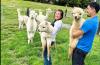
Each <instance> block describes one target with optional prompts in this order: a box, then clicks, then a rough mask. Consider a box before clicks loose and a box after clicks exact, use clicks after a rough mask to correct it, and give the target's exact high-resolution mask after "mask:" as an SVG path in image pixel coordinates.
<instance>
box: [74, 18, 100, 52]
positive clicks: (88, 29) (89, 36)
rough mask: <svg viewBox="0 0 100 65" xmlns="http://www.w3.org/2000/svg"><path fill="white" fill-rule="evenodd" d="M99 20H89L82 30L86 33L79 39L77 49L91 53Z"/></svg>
mask: <svg viewBox="0 0 100 65" xmlns="http://www.w3.org/2000/svg"><path fill="white" fill-rule="evenodd" d="M98 24H99V19H98V17H97V16H95V17H93V18H90V19H87V20H86V21H85V22H84V23H83V25H82V27H81V28H80V30H82V31H83V32H84V34H83V36H82V37H81V38H80V39H79V41H78V44H77V46H76V47H77V48H79V49H81V50H83V51H85V52H89V51H90V50H91V48H92V43H93V40H94V37H95V34H96V31H97V28H98Z"/></svg>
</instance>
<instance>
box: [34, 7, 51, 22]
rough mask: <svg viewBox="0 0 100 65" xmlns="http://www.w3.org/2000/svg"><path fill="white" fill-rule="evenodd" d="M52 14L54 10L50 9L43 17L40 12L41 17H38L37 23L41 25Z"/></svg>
mask: <svg viewBox="0 0 100 65" xmlns="http://www.w3.org/2000/svg"><path fill="white" fill-rule="evenodd" d="M50 13H52V10H51V9H50V8H48V9H46V15H43V12H42V11H41V10H39V15H38V16H37V17H36V20H37V22H38V23H41V22H42V21H44V20H46V21H47V20H48V16H49V14H50Z"/></svg>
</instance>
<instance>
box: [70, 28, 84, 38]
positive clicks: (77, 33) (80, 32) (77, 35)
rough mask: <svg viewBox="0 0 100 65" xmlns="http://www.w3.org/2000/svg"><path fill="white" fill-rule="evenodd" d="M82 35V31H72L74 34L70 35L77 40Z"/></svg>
mask: <svg viewBox="0 0 100 65" xmlns="http://www.w3.org/2000/svg"><path fill="white" fill-rule="evenodd" d="M83 34H84V32H83V31H82V30H74V32H73V33H72V36H73V38H77V37H80V36H82V35H83Z"/></svg>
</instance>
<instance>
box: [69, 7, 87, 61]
mask: <svg viewBox="0 0 100 65" xmlns="http://www.w3.org/2000/svg"><path fill="white" fill-rule="evenodd" d="M72 14H73V23H72V26H71V28H70V43H69V52H68V59H70V58H72V53H73V50H74V49H75V47H76V45H77V42H78V39H79V38H73V37H72V33H73V32H74V30H77V29H79V28H80V27H81V26H82V24H83V23H84V21H85V19H83V18H82V16H83V14H84V11H83V9H81V8H79V7H74V9H73V11H72Z"/></svg>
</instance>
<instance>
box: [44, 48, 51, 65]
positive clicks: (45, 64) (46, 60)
mask: <svg viewBox="0 0 100 65" xmlns="http://www.w3.org/2000/svg"><path fill="white" fill-rule="evenodd" d="M43 56H44V65H52V62H51V56H50V57H49V58H50V59H49V60H48V59H47V47H46V48H45V51H44V55H43Z"/></svg>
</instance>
